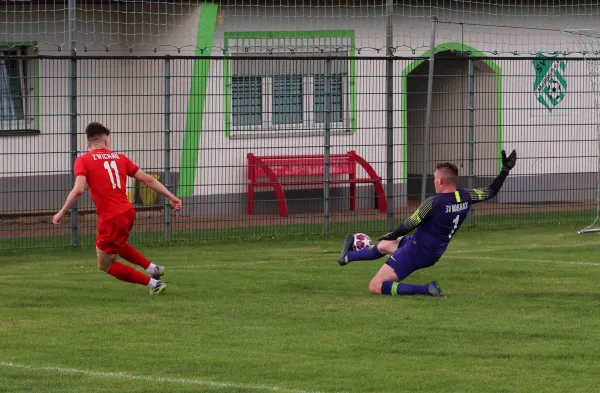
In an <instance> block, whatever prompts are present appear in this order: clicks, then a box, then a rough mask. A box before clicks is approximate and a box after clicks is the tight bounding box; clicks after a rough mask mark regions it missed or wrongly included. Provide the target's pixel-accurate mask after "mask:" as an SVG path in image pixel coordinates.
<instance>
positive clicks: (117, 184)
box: [104, 161, 456, 228]
mask: <svg viewBox="0 0 600 393" xmlns="http://www.w3.org/2000/svg"><path fill="white" fill-rule="evenodd" d="M104 169H106V171H107V172H108V176H109V177H110V182H111V183H112V188H121V177H120V176H119V168H117V163H116V162H114V161H111V162H110V164H109V163H108V161H104ZM113 171H114V172H115V173H114V175H113ZM454 228H456V226H454Z"/></svg>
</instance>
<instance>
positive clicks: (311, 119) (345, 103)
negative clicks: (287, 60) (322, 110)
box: [223, 30, 356, 138]
mask: <svg viewBox="0 0 600 393" xmlns="http://www.w3.org/2000/svg"><path fill="white" fill-rule="evenodd" d="M321 38H334V39H342V40H347V42H348V44H347V45H345V48H344V50H343V51H344V52H345V53H346V54H347V55H345V56H343V57H341V58H340V60H344V61H345V62H346V64H345V65H344V66H343V68H344V69H343V72H341V73H339V72H336V73H332V75H341V77H342V88H341V100H342V102H341V106H342V108H341V110H342V118H341V121H332V122H331V123H330V124H329V125H330V127H329V128H330V131H331V132H333V133H344V134H347V133H351V132H355V131H356V77H355V69H356V66H355V60H354V57H355V55H356V51H355V49H354V32H353V31H346V30H344V31H314V32H293V31H292V32H290V31H287V32H241V33H239V32H226V33H225V55H226V58H225V61H224V67H223V68H224V69H223V72H224V89H225V94H224V97H225V98H224V106H225V108H224V109H225V134H226V137H228V138H237V137H240V138H248V137H250V138H253V137H257V138H258V137H260V138H264V137H281V136H290V135H298V136H305V135H314V134H323V133H324V131H325V122H317V121H316V112H315V110H314V109H315V104H314V101H315V96H314V92H315V86H314V82H315V80H314V79H315V75H316V73H311V74H289V75H300V76H301V77H302V89H303V91H302V115H303V119H302V120H303V121H302V123H295V124H278V125H274V124H273V123H272V116H273V106H272V105H273V75H235V76H248V77H252V76H260V78H261V91H262V102H261V103H262V111H263V112H262V123H261V124H260V125H258V124H257V125H245V126H234V125H233V107H232V101H233V99H232V91H231V80H232V78H233V76H232V74H233V72H230V71H231V69H232V66H231V62H232V61H231V60H229V59H228V58H229V57H232V56H244V55H253V56H269V55H273V56H277V55H286V56H290V55H291V52H290V50H289V47H288V46H287V45H285V44H284V45H282V46H281V47H272V48H270V49H269V50H268V52H267V51H265V53H252V54H250V53H248V51H245V53H240V52H239V51H236V50H233V51H232V50H230V47H229V45H228V44H229V40H244V39H250V40H262V39H265V40H267V39H276V40H280V39H283V40H284V41H285V42H288V39H291V40H292V41H293V40H302V39H321ZM306 46H307V47H308V46H310V44H309V43H308V42H307V45H306ZM327 53H330V54H331V55H332V56H333V55H334V54H336V53H338V54H339V50H338V48H334V47H331V48H328V49H327V50H326V51H325V52H323V50H321V51H320V52H319V53H318V55H320V56H323V55H324V56H327ZM293 55H294V56H298V60H299V61H302V60H303V59H304V58H305V57H311V56H315V55H317V52H316V51H312V52H310V51H303V50H295V51H294V53H293ZM305 61H306V60H305ZM319 74H322V73H319Z"/></svg>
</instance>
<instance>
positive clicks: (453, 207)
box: [446, 202, 469, 213]
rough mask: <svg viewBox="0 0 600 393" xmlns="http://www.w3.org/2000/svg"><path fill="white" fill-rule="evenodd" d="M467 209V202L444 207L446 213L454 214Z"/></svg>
mask: <svg viewBox="0 0 600 393" xmlns="http://www.w3.org/2000/svg"><path fill="white" fill-rule="evenodd" d="M468 207H469V202H463V203H459V204H456V205H448V206H446V213H456V212H458V211H461V210H465V209H467V208H468Z"/></svg>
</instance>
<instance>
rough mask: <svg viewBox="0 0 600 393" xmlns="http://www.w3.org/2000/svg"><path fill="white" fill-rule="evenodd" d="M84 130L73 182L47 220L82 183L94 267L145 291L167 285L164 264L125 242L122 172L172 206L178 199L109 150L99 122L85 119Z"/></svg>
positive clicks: (128, 217) (127, 218)
mask: <svg viewBox="0 0 600 393" xmlns="http://www.w3.org/2000/svg"><path fill="white" fill-rule="evenodd" d="M85 133H86V135H87V140H88V148H89V149H90V151H89V152H88V153H86V154H84V155H82V156H80V157H78V158H77V160H76V161H75V185H74V186H73V190H72V191H71V192H70V193H69V196H68V197H67V200H66V201H65V204H64V206H63V208H62V209H61V210H60V211H59V212H58V213H56V214H55V215H54V217H53V218H52V223H53V224H60V222H61V219H62V218H63V216H64V215H65V213H66V212H67V211H69V209H70V208H71V206H72V205H73V204H74V203H75V202H77V200H79V198H80V197H81V195H83V190H84V187H85V185H86V183H87V185H88V189H89V191H90V194H91V196H92V200H93V201H94V204H95V205H96V213H97V215H98V234H97V236H96V253H97V256H98V268H100V270H103V271H105V272H107V273H108V274H110V275H111V276H113V277H115V278H116V279H118V280H121V281H126V282H131V283H135V284H141V285H145V286H148V287H149V288H150V294H155V295H160V294H161V293H162V292H163V291H164V290H165V288H166V287H167V286H166V284H165V283H164V282H163V281H162V280H160V277H161V276H162V275H163V274H164V270H165V269H164V268H163V267H162V266H157V265H155V264H153V263H151V262H150V261H149V260H148V259H147V258H146V257H144V256H143V255H142V254H141V253H140V252H139V251H137V250H136V249H135V248H133V247H132V246H131V244H129V243H127V239H128V238H129V234H130V232H131V229H132V228H133V223H134V222H135V210H134V208H133V205H132V204H131V202H129V199H128V198H127V193H126V190H125V186H126V184H127V176H129V177H134V178H136V179H137V180H139V181H140V182H141V183H143V184H145V185H146V186H147V187H148V188H150V189H152V190H154V191H156V192H158V193H159V194H162V195H164V196H165V197H166V198H169V201H170V202H171V206H172V207H173V208H174V209H175V210H179V209H181V201H180V200H179V199H177V198H176V197H175V195H173V194H172V193H171V192H169V190H167V189H166V188H165V187H164V186H163V185H162V184H161V183H160V182H159V181H158V180H156V179H154V178H153V177H152V176H150V175H148V174H146V173H145V172H144V171H143V170H141V169H140V168H139V167H138V166H137V165H136V164H134V163H133V161H131V160H130V159H129V158H128V157H127V156H125V155H123V154H118V153H113V152H112V151H110V150H109V143H108V136H109V135H110V131H109V130H108V128H106V127H104V126H103V125H102V124H100V123H90V124H89V125H88V126H87V128H86V129H85ZM119 256H120V257H121V258H123V259H125V260H127V261H129V262H131V263H133V264H135V265H138V266H141V267H142V268H144V269H146V271H147V272H148V273H149V275H146V274H143V273H141V272H139V271H137V270H136V269H134V268H133V267H131V266H128V265H124V264H122V263H120V262H118V261H117V257H119ZM155 277H156V278H155Z"/></svg>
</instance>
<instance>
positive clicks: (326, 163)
mask: <svg viewBox="0 0 600 393" xmlns="http://www.w3.org/2000/svg"><path fill="white" fill-rule="evenodd" d="M330 78H331V59H330V58H328V59H327V60H326V62H325V81H324V82H325V133H324V145H325V146H324V154H323V155H324V166H325V168H324V170H323V232H324V233H329V224H330V222H329V171H330V154H331V80H330Z"/></svg>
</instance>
